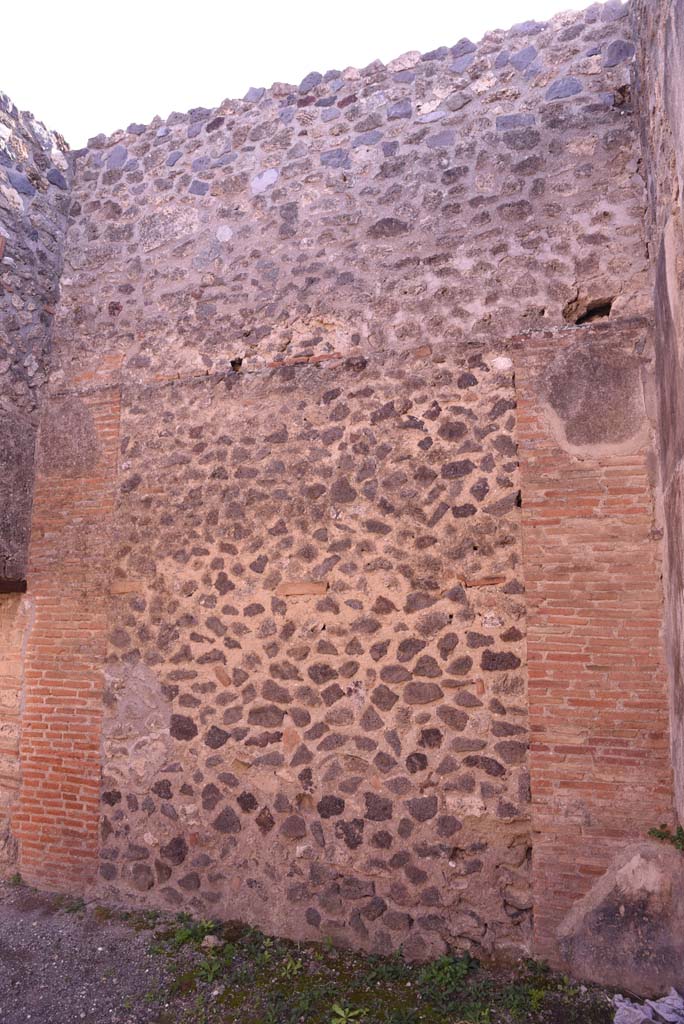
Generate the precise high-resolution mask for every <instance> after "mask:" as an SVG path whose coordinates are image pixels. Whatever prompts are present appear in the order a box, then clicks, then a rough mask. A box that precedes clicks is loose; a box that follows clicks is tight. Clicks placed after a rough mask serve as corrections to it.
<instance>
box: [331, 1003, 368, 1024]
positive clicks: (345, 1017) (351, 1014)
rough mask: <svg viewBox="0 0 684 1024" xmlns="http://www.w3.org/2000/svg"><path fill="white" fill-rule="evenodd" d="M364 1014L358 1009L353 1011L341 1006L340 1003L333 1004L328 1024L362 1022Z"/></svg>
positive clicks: (362, 1010) (363, 1011)
mask: <svg viewBox="0 0 684 1024" xmlns="http://www.w3.org/2000/svg"><path fill="white" fill-rule="evenodd" d="M365 1012H366V1011H365V1010H364V1009H361V1008H360V1007H357V1009H355V1010H353V1009H352V1008H351V1007H349V1006H341V1005H340V1003H333V1005H332V1010H331V1013H332V1017H331V1018H330V1024H347V1022H348V1021H353V1020H362V1019H363V1017H364V1014H365Z"/></svg>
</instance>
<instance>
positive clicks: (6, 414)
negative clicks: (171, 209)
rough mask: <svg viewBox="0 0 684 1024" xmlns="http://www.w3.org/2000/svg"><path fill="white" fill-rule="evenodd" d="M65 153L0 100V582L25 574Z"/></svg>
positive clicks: (54, 138)
mask: <svg viewBox="0 0 684 1024" xmlns="http://www.w3.org/2000/svg"><path fill="white" fill-rule="evenodd" d="M67 149H68V147H67V145H66V143H65V142H64V140H63V139H62V138H61V137H60V136H59V135H56V134H55V133H53V132H48V131H47V130H46V129H45V127H44V126H43V125H42V124H40V123H39V122H38V121H36V120H35V119H34V118H33V117H32V116H31V115H30V114H27V113H22V112H21V111H19V110H17V108H16V107H15V106H14V104H13V103H12V102H11V100H10V99H9V98H8V97H7V96H5V94H4V93H0V452H1V453H2V473H0V579H2V578H8V579H21V578H22V577H23V576H25V574H26V560H27V554H28V538H29V525H30V517H31V500H32V494H33V450H34V446H35V438H36V428H37V425H38V406H39V401H40V394H41V392H42V388H43V385H44V384H45V382H46V380H47V375H48V368H49V353H50V344H51V338H52V323H53V318H54V313H55V306H56V304H57V300H58V297H59V277H60V273H61V267H62V250H63V245H64V235H65V231H66V220H67V213H68V209H69V198H68V188H69V185H68V182H69V180H70V178H71V175H70V172H69V169H68V162H67V157H66V151H67Z"/></svg>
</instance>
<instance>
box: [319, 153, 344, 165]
mask: <svg viewBox="0 0 684 1024" xmlns="http://www.w3.org/2000/svg"><path fill="white" fill-rule="evenodd" d="M321 163H322V164H323V165H324V166H325V167H349V166H350V162H349V150H348V149H328V150H326V151H325V152H324V153H321Z"/></svg>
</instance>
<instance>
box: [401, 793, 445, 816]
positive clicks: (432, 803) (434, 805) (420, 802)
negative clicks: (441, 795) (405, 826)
mask: <svg viewBox="0 0 684 1024" xmlns="http://www.w3.org/2000/svg"><path fill="white" fill-rule="evenodd" d="M406 806H407V807H408V809H409V814H410V815H411V817H412V818H415V820H416V821H429V820H430V818H434V816H435V815H436V814H437V809H438V807H439V803H438V801H437V797H436V796H421V797H415V798H414V799H413V800H407V801H406Z"/></svg>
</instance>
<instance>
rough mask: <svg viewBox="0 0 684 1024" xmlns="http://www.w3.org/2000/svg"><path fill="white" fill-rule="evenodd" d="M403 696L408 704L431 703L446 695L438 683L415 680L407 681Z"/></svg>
mask: <svg viewBox="0 0 684 1024" xmlns="http://www.w3.org/2000/svg"><path fill="white" fill-rule="evenodd" d="M402 696H403V698H404V700H405V701H406V703H407V704H431V703H433V702H434V701H436V700H439V699H440V697H443V696H444V692H443V690H442V689H441V687H439V686H437V683H423V682H419V681H418V680H414V681H413V682H411V683H407V684H406V686H405V687H404V689H403V691H402Z"/></svg>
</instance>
